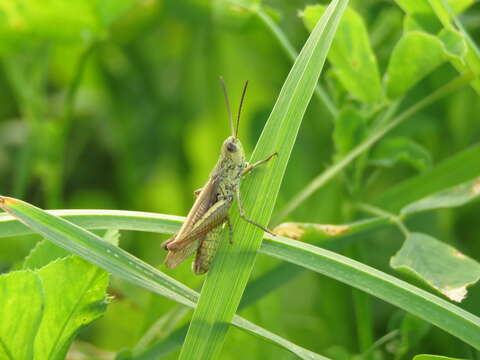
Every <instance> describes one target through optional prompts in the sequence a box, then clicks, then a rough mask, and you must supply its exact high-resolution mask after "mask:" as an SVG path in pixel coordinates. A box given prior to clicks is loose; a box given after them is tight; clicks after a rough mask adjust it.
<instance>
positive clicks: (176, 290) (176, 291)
mask: <svg viewBox="0 0 480 360" xmlns="http://www.w3.org/2000/svg"><path fill="white" fill-rule="evenodd" d="M0 207H1V208H3V209H4V210H5V211H8V212H9V213H10V214H12V215H13V216H15V217H16V218H17V219H18V220H19V221H21V222H23V223H24V224H25V225H27V226H28V227H29V228H30V229H31V230H33V231H34V232H37V233H38V234H40V235H42V236H44V237H45V238H46V239H48V240H50V241H52V242H53V243H55V244H57V245H59V246H61V247H63V248H65V249H67V250H69V251H71V252H73V253H75V254H77V255H79V256H80V257H83V258H84V259H85V260H87V261H89V262H91V263H93V264H96V265H98V266H99V267H101V268H103V269H105V270H107V271H108V272H110V273H111V274H113V275H117V276H120V277H122V278H124V279H125V280H127V281H129V282H131V283H133V284H135V285H137V286H141V287H144V288H146V289H147V290H149V291H152V292H155V293H157V294H160V295H162V296H165V297H167V298H169V299H172V300H174V301H176V302H178V303H180V304H183V305H186V306H189V307H195V302H196V301H197V299H198V296H199V295H198V293H196V292H195V291H193V290H192V289H190V288H188V287H186V286H185V285H183V284H181V283H180V282H178V281H176V280H174V279H173V278H170V277H169V276H167V275H165V274H164V273H162V272H160V271H158V270H157V269H155V268H154V267H152V266H150V265H148V264H146V263H145V262H143V261H141V260H140V259H138V258H136V257H135V256H133V255H131V254H129V253H127V252H126V251H124V250H122V249H120V248H118V247H116V246H114V245H112V244H110V243H107V242H105V241H103V240H102V239H101V238H99V237H98V236H96V235H95V234H93V233H91V232H88V231H86V230H84V229H82V228H80V227H79V226H77V225H75V224H72V223H70V222H68V221H66V220H64V219H61V218H58V217H56V216H54V215H51V214H49V213H47V212H45V211H43V210H41V209H39V208H36V207H34V206H32V205H30V204H27V203H25V202H23V201H20V200H16V199H12V198H6V197H0ZM89 212H91V211H73V212H71V211H67V212H66V213H69V214H70V215H72V214H74V213H77V214H78V213H80V214H82V215H80V216H79V217H78V218H80V219H82V220H81V221H83V222H84V225H87V226H91V227H93V228H97V229H98V228H114V229H118V228H124V229H130V230H139V228H142V229H144V230H145V231H159V232H167V233H168V232H169V231H170V233H172V232H176V231H178V229H179V225H180V224H181V223H180V221H179V220H182V218H179V217H175V216H169V215H159V214H147V213H134V214H135V215H136V216H133V217H131V216H129V213H128V212H124V211H113V212H108V213H107V214H106V216H101V215H100V214H104V215H105V211H101V210H100V211H99V210H97V211H95V210H93V212H94V213H96V214H98V215H99V216H98V218H97V216H95V217H94V218H92V217H91V216H89V215H88V213H89ZM131 214H132V213H130V215H131ZM72 216H73V217H74V218H75V215H72ZM77 216H78V215H77ZM2 217H3V219H2V220H1V221H0V223H2V221H4V224H8V223H9V219H8V218H7V217H5V216H2ZM78 218H77V219H78ZM99 219H101V222H100V223H99V222H98V221H97V220H99ZM103 221H106V222H107V223H108V224H109V225H108V226H105V223H102V222H103ZM7 226H8V225H7ZM13 230H14V231H15V230H20V231H22V232H23V233H24V234H25V233H27V232H28V231H27V230H26V229H25V228H19V227H16V226H13ZM7 232H8V234H9V235H10V236H11V235H13V233H12V229H9V230H8V231H7ZM53 264H55V263H53ZM231 323H232V324H233V325H236V326H239V327H242V328H244V329H245V328H247V329H248V330H254V333H255V335H257V336H260V337H262V338H264V339H267V340H268V341H273V342H274V343H275V344H278V345H279V346H282V347H285V349H286V350H288V351H290V352H292V353H294V354H296V355H298V356H299V357H300V358H302V359H319V360H322V359H324V358H323V357H322V356H320V355H318V354H315V353H313V352H311V351H309V350H306V349H304V348H301V347H299V346H297V345H295V344H293V343H291V342H289V341H288V340H286V339H282V338H279V337H278V336H277V335H275V334H273V333H271V332H269V331H268V330H266V329H263V328H261V327H259V326H257V325H255V324H253V323H250V322H247V321H246V320H244V319H242V318H241V317H239V316H237V315H235V316H234V317H233V319H232V321H231Z"/></svg>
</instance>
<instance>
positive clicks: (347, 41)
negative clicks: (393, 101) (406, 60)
mask: <svg viewBox="0 0 480 360" xmlns="http://www.w3.org/2000/svg"><path fill="white" fill-rule="evenodd" d="M325 9H326V8H325V6H322V5H313V6H307V7H306V8H305V10H304V11H303V12H302V13H301V16H302V18H303V21H304V23H305V26H306V27H307V29H308V30H309V31H311V30H312V29H313V27H314V26H315V24H316V23H317V21H318V19H319V18H320V16H322V14H323V13H324V12H325ZM328 60H329V61H330V62H331V63H332V64H333V66H334V68H333V70H334V72H335V74H336V75H337V77H338V78H339V80H340V82H341V83H342V85H343V87H344V88H345V89H346V90H347V91H348V92H349V93H350V94H352V96H353V97H355V98H357V99H358V100H360V101H362V102H365V103H371V104H373V103H378V102H380V101H381V98H382V88H381V81H380V74H379V70H378V65H377V59H376V57H375V54H374V53H373V50H372V47H371V44H370V39H369V37H368V31H367V27H366V25H365V22H364V21H363V19H362V17H361V16H360V15H359V14H358V13H357V12H356V11H355V10H353V9H352V8H347V10H346V11H345V15H344V16H343V18H342V20H341V21H340V25H339V26H338V31H337V34H336V35H335V38H334V40H333V43H332V49H331V50H330V52H329V53H328Z"/></svg>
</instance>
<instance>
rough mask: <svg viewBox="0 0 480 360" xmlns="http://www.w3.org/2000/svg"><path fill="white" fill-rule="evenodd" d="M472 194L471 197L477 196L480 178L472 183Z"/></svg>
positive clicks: (479, 191)
mask: <svg viewBox="0 0 480 360" xmlns="http://www.w3.org/2000/svg"><path fill="white" fill-rule="evenodd" d="M472 193H473V195H477V194H478V193H480V178H478V179H477V180H475V182H474V183H473V186H472Z"/></svg>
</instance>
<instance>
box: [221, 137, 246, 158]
mask: <svg viewBox="0 0 480 360" xmlns="http://www.w3.org/2000/svg"><path fill="white" fill-rule="evenodd" d="M222 156H223V157H225V158H228V159H230V160H232V162H234V163H238V164H241V163H243V162H244V161H245V153H244V151H243V146H242V143H241V142H240V140H238V139H237V138H236V137H235V136H229V137H228V138H227V139H226V140H225V141H224V142H223V145H222Z"/></svg>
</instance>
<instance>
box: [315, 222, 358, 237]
mask: <svg viewBox="0 0 480 360" xmlns="http://www.w3.org/2000/svg"><path fill="white" fill-rule="evenodd" d="M315 229H317V230H319V231H321V232H323V233H325V234H326V235H328V236H338V235H343V234H345V233H346V232H348V231H349V230H350V227H349V226H347V225H328V224H325V225H316V226H315Z"/></svg>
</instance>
